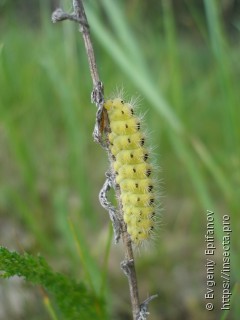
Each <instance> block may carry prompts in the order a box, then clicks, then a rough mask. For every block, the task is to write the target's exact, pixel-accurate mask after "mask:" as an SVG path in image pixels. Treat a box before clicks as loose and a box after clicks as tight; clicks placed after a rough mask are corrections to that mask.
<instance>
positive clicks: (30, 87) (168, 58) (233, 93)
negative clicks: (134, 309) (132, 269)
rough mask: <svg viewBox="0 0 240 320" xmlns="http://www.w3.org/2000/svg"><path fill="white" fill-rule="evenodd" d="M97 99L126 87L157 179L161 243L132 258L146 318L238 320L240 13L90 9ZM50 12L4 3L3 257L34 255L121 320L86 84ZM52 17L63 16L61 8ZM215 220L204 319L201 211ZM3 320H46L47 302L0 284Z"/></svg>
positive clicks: (178, 6)
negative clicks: (80, 283) (134, 99)
mask: <svg viewBox="0 0 240 320" xmlns="http://www.w3.org/2000/svg"><path fill="white" fill-rule="evenodd" d="M85 4H86V11H87V15H88V18H89V23H90V26H91V33H92V38H93V42H94V48H95V53H96V58H97V63H98V67H99V72H100V76H101V79H102V81H103V82H104V85H105V93H106V96H107V95H109V94H111V93H112V92H113V91H114V90H116V88H117V87H123V88H124V89H125V91H126V93H127V95H128V96H129V97H131V96H140V98H141V106H140V107H139V112H140V113H141V112H143V113H144V112H146V111H147V113H146V116H145V124H146V128H147V130H148V131H149V132H150V139H151V141H150V143H151V145H153V146H156V149H155V151H154V152H155V158H156V162H157V164H158V165H159V166H160V167H161V170H160V172H159V177H158V179H159V180H161V181H162V183H161V184H162V194H163V197H162V207H163V211H162V218H161V221H162V222H161V226H160V230H159V236H158V237H157V240H156V241H155V242H154V244H153V245H152V246H150V247H149V249H148V250H141V252H140V253H139V252H138V251H137V252H136V264H137V273H138V280H139V289H140V297H141V300H144V299H145V298H146V297H147V296H148V295H150V294H155V293H158V294H159V298H158V299H156V300H154V302H152V303H151V305H150V312H151V316H150V317H149V319H152V320H155V319H163V320H172V319H197V320H198V319H200V320H201V319H210V320H211V319H221V320H223V319H239V317H240V304H239V301H240V286H239V279H240V271H239V270H240V268H239V266H240V256H239V249H240V248H239V239H238V235H239V233H240V223H239V217H238V215H239V209H240V206H239V198H240V169H239V168H240V157H239V155H240V152H239V149H240V125H239V121H240V109H239V101H240V94H239V83H240V63H239V61H240V60H239V54H240V42H239V39H240V38H239V35H240V11H239V10H240V1H237V0H235V1H234V0H226V1H214V0H205V1H204V0H201V1H200V0H199V1H191V0H185V1H184V0H181V1H176V0H175V1H174V0H172V1H171V0H161V1H156V0H149V1H140V0H128V1H127V0H125V1H123V0H122V1H111V0H101V1H100V0H99V1H94V0H88V1H87V0H86V1H85ZM58 5H59V3H58V1H52V2H51V1H47V0H46V1H43V0H41V1H37V0H35V1H31V2H30V1H17V0H15V1H10V0H1V1H0V244H1V245H5V246H7V247H8V248H10V249H14V250H18V251H20V252H23V251H28V252H32V253H34V254H37V253H41V255H43V256H45V257H46V258H47V260H48V261H49V263H50V264H51V265H52V267H53V268H54V269H55V270H57V271H61V272H65V273H66V274H69V275H71V276H73V277H75V278H76V279H79V280H82V279H84V280H85V281H86V282H87V283H88V285H89V286H90V287H91V288H94V289H95V290H96V292H99V293H100V294H101V295H103V296H104V297H105V298H106V301H107V306H108V309H109V314H110V319H116V320H121V319H131V313H130V312H131V311H130V306H129V305H130V302H129V293H128V284H127V280H126V278H125V276H124V275H123V273H122V271H121V270H120V262H121V260H122V259H123V250H122V246H121V244H120V245H117V246H116V245H114V244H113V239H112V231H111V225H110V223H109V219H108V215H107V213H106V212H105V211H104V210H103V209H102V208H101V207H100V204H99V202H98V192H99V190H100V188H101V186H102V184H103V182H104V173H105V171H106V169H107V167H108V162H107V156H106V154H105V153H104V151H103V150H102V149H101V148H100V146H99V145H97V144H95V143H94V142H93V139H92V131H93V127H94V122H95V112H96V109H95V106H93V105H92V104H91V103H90V93H91V90H92V83H91V79H90V75H89V70H88V65H87V58H86V54H85V51H84V46H83V42H82V39H81V35H80V34H79V33H78V32H77V29H78V28H77V25H76V24H74V23H71V22H64V23H60V24H56V25H53V24H52V23H51V20H50V16H51V12H52V9H53V8H56V7H57V6H58ZM61 6H62V7H63V8H64V9H65V10H66V11H68V12H69V11H71V1H70V0H69V1H62V4H61ZM207 209H209V210H213V211H214V212H215V215H214V217H215V245H216V247H217V249H216V251H215V255H214V257H213V259H214V261H215V262H216V267H215V281H216V283H217V285H216V287H214V290H215V299H214V305H215V309H214V311H212V312H208V311H206V310H205V304H206V302H209V301H206V300H205V299H204V294H205V293H206V290H207V284H206V281H207V280H206V267H205V264H206V256H205V254H204V250H205V248H206V243H205V240H204V239H205V238H204V235H205V233H206V211H207ZM225 214H228V215H230V217H231V228H232V230H233V231H232V233H231V291H232V293H233V294H232V301H231V310H230V311H229V312H228V311H227V312H225V313H223V312H222V311H221V306H222V279H221V273H220V270H221V269H222V236H223V234H222V216H223V215H225ZM0 283H1V288H0V310H1V311H0V319H1V320H5V319H12V320H15V319H33V320H37V319H41V320H44V319H51V318H50V315H49V313H48V310H47V307H46V304H45V305H44V301H43V296H44V295H43V293H42V291H41V290H40V289H39V288H34V287H31V286H30V285H26V284H25V283H24V282H22V281H20V280H19V279H13V280H10V281H6V280H4V281H3V280H1V282H0Z"/></svg>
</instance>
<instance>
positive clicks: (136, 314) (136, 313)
mask: <svg viewBox="0 0 240 320" xmlns="http://www.w3.org/2000/svg"><path fill="white" fill-rule="evenodd" d="M73 9H74V12H73V13H72V14H67V13H65V12H63V10H62V9H57V10H56V11H55V12H54V13H53V15H52V21H53V22H59V21H63V20H73V21H76V22H78V23H79V30H80V32H81V33H82V36H83V40H84V45H85V49H86V53H87V57H88V63H89V68H90V73H91V77H92V81H93V92H92V101H93V102H94V103H95V104H96V106H97V108H98V114H97V122H98V121H99V123H100V121H101V117H102V113H103V102H104V96H103V85H102V82H101V81H100V78H99V73H98V69H97V65H96V60H95V55H94V50H93V46H92V42H91V38H90V32H89V25H88V21H87V17H86V14H85V10H84V7H83V3H82V0H73ZM107 125H108V124H107ZM94 139H95V140H96V141H98V142H99V143H101V144H102V145H103V143H102V139H101V132H100V130H99V128H98V125H97V126H96V127H95V129H94ZM104 147H105V148H106V149H108V147H107V146H106V145H104ZM107 151H108V153H109V150H107ZM118 199H119V200H118V205H119V208H121V202H120V197H119V196H118ZM120 211H121V210H120ZM120 213H121V212H120ZM120 216H121V217H122V216H123V215H122V214H120ZM121 220H122V240H123V246H124V252H125V260H124V261H123V262H122V269H123V271H124V273H125V274H126V275H127V278H128V283H129V289H130V297H131V304H132V312H133V319H134V320H138V319H140V317H141V315H140V311H141V310H140V303H139V295H138V285H137V277H136V270H135V265H134V255H133V249H132V243H131V240H130V237H129V235H128V233H127V229H126V225H125V223H124V222H123V219H121Z"/></svg>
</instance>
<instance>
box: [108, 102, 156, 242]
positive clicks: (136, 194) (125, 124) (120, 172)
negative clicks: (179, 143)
mask: <svg viewBox="0 0 240 320" xmlns="http://www.w3.org/2000/svg"><path fill="white" fill-rule="evenodd" d="M104 108H105V109H106V110H107V114H108V118H109V124H110V133H109V134H108V141H109V148H110V151H111V157H112V170H113V171H114V176H115V182H116V186H117V187H119V188H120V197H121V203H122V208H123V210H122V211H123V219H124V222H125V223H126V225H127V231H128V233H129V235H130V237H131V240H132V241H133V243H135V244H136V245H140V244H142V243H143V242H144V240H148V239H149V238H150V236H151V234H152V232H153V229H154V227H155V210H156V204H155V195H154V191H155V183H154V180H153V179H152V177H151V175H152V169H153V168H152V165H151V163H149V152H148V150H147V148H146V147H145V136H144V134H143V133H142V131H141V120H140V118H138V117H137V116H136V115H135V113H134V106H133V105H132V104H131V103H126V102H124V101H123V100H122V99H121V98H115V99H112V100H107V101H106V102H105V103H104Z"/></svg>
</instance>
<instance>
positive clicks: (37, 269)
mask: <svg viewBox="0 0 240 320" xmlns="http://www.w3.org/2000/svg"><path fill="white" fill-rule="evenodd" d="M16 275H17V276H19V277H23V278H24V279H25V280H26V281H28V282H31V283H32V284H36V285H41V286H43V287H44V288H45V289H46V290H47V291H48V292H49V293H50V294H51V295H52V296H53V298H54V299H55V301H56V303H57V305H58V308H59V310H60V312H61V314H62V316H63V319H64V320H65V319H66V320H75V319H76V320H77V319H83V320H89V319H106V314H105V311H104V307H103V301H101V299H99V298H97V297H96V295H94V294H93V293H91V292H89V291H88V290H87V289H86V287H85V285H84V284H83V283H76V282H75V281H74V280H72V279H70V278H68V277H67V276H65V275H63V274H61V273H57V272H54V271H53V270H52V269H51V267H50V266H49V265H48V264H47V262H46V261H45V259H44V258H43V257H41V256H37V257H34V256H32V255H30V254H27V253H24V254H23V255H20V254H19V253H17V252H10V251H9V250H8V249H6V248H4V247H0V277H1V278H9V277H12V276H16Z"/></svg>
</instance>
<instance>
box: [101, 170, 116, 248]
mask: <svg viewBox="0 0 240 320" xmlns="http://www.w3.org/2000/svg"><path fill="white" fill-rule="evenodd" d="M106 177H107V179H106V181H105V182H104V184H103V187H102V189H101V191H100V193H99V201H100V203H101V206H102V207H103V208H104V209H106V210H107V211H108V214H109V217H110V219H111V221H112V225H113V230H114V238H115V242H116V243H117V242H118V241H119V239H120V235H121V223H120V220H119V219H118V216H117V210H116V208H115V207H114V206H113V205H112V204H111V203H110V202H109V201H108V199H107V192H108V191H109V190H110V188H112V187H113V182H112V176H111V173H110V172H106Z"/></svg>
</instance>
